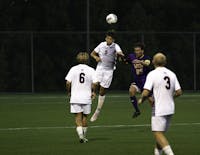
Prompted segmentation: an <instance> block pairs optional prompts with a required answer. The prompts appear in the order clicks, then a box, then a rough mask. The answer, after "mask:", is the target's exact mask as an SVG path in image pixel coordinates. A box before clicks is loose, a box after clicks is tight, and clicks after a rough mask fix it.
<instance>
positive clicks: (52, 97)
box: [0, 94, 200, 99]
mask: <svg viewBox="0 0 200 155" xmlns="http://www.w3.org/2000/svg"><path fill="white" fill-rule="evenodd" d="M107 97H108V98H127V97H129V95H127V94H124V95H122V94H120V95H109V94H108V95H107ZM182 97H200V94H183V95H182V96H181V97H180V98H182ZM15 98H20V96H1V95H0V99H15ZM68 98H69V97H68V96H34V95H33V96H22V97H21V98H20V99H68Z"/></svg>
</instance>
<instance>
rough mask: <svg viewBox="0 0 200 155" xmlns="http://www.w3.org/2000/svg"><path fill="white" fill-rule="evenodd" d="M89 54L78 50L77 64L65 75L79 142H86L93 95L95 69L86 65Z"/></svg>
mask: <svg viewBox="0 0 200 155" xmlns="http://www.w3.org/2000/svg"><path fill="white" fill-rule="evenodd" d="M88 60H89V55H88V53H86V52H80V53H79V54H78V55H77V61H78V63H79V64H78V65H76V66H73V67H72V68H71V69H70V71H69V72H68V74H67V76H66V77H65V80H66V86H67V92H68V94H69V95H70V109H71V113H74V114H75V123H76V126H77V127H76V131H77V133H78V136H79V140H80V142H81V143H86V142H87V141H88V140H87V139H86V132H87V115H88V114H90V113H91V104H92V101H91V98H94V97H95V78H94V74H95V70H94V69H93V68H91V67H89V66H88V65H87V63H88Z"/></svg>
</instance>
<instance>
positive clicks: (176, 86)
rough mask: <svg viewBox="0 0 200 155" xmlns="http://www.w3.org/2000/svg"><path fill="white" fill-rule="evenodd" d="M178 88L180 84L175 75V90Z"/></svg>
mask: <svg viewBox="0 0 200 155" xmlns="http://www.w3.org/2000/svg"><path fill="white" fill-rule="evenodd" d="M179 89H181V86H180V83H179V81H178V79H177V77H176V76H175V90H179Z"/></svg>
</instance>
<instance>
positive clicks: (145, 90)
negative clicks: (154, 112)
mask: <svg viewBox="0 0 200 155" xmlns="http://www.w3.org/2000/svg"><path fill="white" fill-rule="evenodd" d="M149 93H150V91H149V90H147V89H144V90H143V91H142V95H141V97H140V98H139V100H138V104H142V103H143V102H144V101H145V99H147V97H148V96H149Z"/></svg>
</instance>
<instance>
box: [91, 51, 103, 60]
mask: <svg viewBox="0 0 200 155" xmlns="http://www.w3.org/2000/svg"><path fill="white" fill-rule="evenodd" d="M90 56H91V57H92V58H93V59H95V60H96V62H99V61H101V58H100V57H99V55H98V54H97V53H96V52H95V51H92V53H91V54H90Z"/></svg>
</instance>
